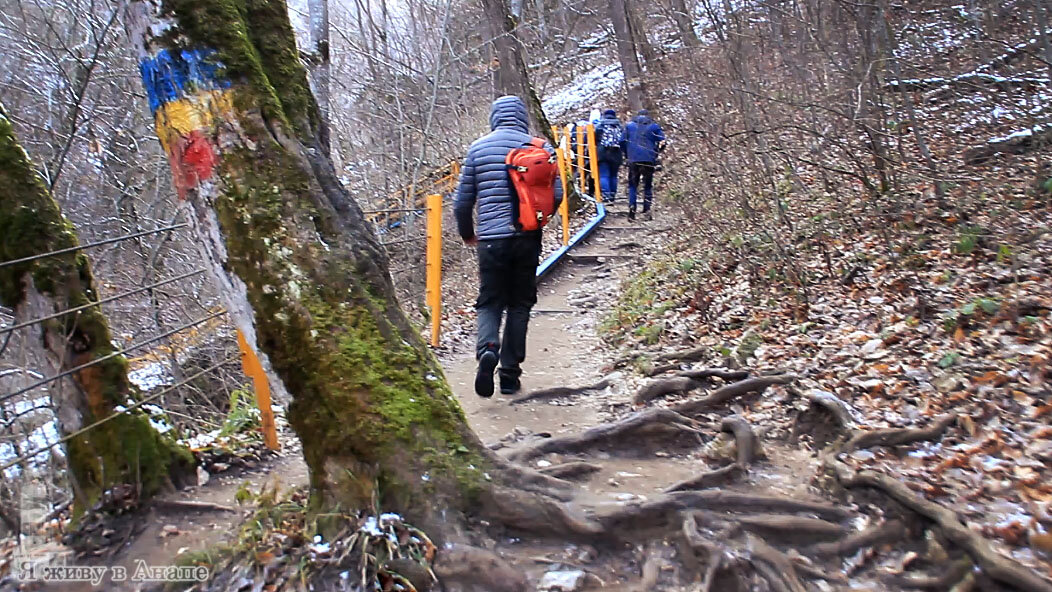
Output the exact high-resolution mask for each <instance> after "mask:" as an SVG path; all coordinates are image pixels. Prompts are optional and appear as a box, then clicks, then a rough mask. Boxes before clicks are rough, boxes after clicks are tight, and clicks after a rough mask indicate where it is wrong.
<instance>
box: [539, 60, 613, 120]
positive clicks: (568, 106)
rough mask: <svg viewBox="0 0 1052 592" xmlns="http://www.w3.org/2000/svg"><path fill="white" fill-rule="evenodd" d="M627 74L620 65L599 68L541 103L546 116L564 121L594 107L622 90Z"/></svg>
mask: <svg viewBox="0 0 1052 592" xmlns="http://www.w3.org/2000/svg"><path fill="white" fill-rule="evenodd" d="M624 80H625V74H624V72H622V71H621V66H620V64H608V65H605V66H597V67H595V68H593V69H592V70H590V71H588V72H586V73H584V74H582V75H580V76H578V77H577V78H575V79H574V81H573V82H571V83H570V84H568V85H566V86H564V87H563V88H562V89H560V90H558V91H556V92H555V93H554V94H552V95H550V96H549V97H548V98H546V99H544V100H543V101H542V102H541V106H542V108H543V109H544V114H545V115H547V116H548V118H549V119H551V120H552V121H562V119H563V118H565V116H566V115H567V114H570V113H572V112H574V111H580V110H581V109H582V108H584V107H592V106H594V105H597V104H600V103H602V100H603V99H605V98H607V97H609V96H611V95H613V94H614V93H616V92H617V91H618V90H620V88H621V85H622V84H623V83H624Z"/></svg>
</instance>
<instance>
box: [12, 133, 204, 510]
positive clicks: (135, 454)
mask: <svg viewBox="0 0 1052 592" xmlns="http://www.w3.org/2000/svg"><path fill="white" fill-rule="evenodd" d="M76 245H77V237H76V233H75V232H74V230H73V226H72V225H71V224H70V222H69V221H68V220H66V218H65V217H64V216H63V215H62V212H61V211H60V210H59V207H58V204H57V203H56V202H55V200H54V199H52V197H51V195H50V193H49V192H48V190H47V188H46V187H45V185H44V183H43V181H41V180H40V177H39V176H38V175H37V174H36V172H35V171H34V170H33V168H32V166H31V164H30V161H29V158H28V156H27V155H26V154H25V152H24V151H23V150H22V148H21V147H20V146H19V144H18V142H17V139H16V138H15V135H14V131H13V130H12V128H11V125H10V123H9V121H8V120H7V119H6V118H4V117H0V261H10V260H13V259H21V258H24V257H30V256H33V255H38V254H43V253H48V252H52V251H56V250H60V249H67V248H70V247H75V246H76ZM26 276H31V277H32V279H33V285H34V287H35V288H36V290H37V291H38V292H40V293H41V294H43V295H44V296H46V297H48V298H50V299H51V300H52V301H53V308H54V309H55V310H67V309H70V308H74V307H77V306H82V305H84V304H89V303H91V302H93V301H94V300H95V298H96V297H97V294H96V293H95V287H94V286H95V282H94V278H93V277H92V274H91V267H90V266H89V264H88V259H87V257H85V256H84V255H83V254H82V253H80V252H76V251H74V252H71V253H68V254H65V255H57V256H51V257H46V258H42V259H37V260H35V261H32V262H29V263H25V264H22V265H14V266H10V267H4V268H0V299H2V302H3V304H4V305H6V306H17V305H19V304H20V303H21V302H22V301H23V300H24V298H25V293H24V290H25V277H26ZM43 328H44V330H45V331H46V332H48V333H50V334H51V335H52V338H51V339H47V340H46V341H47V342H48V343H64V344H65V349H64V350H63V351H58V352H54V354H55V355H56V357H58V358H60V359H62V360H63V361H64V367H65V368H71V367H76V366H80V365H82V364H86V363H88V362H91V361H92V360H97V359H100V358H104V357H107V356H109V355H111V354H112V353H113V351H114V348H113V344H112V339H111V335H110V330H109V325H108V324H107V322H106V318H105V317H104V316H103V314H102V311H101V310H99V309H98V308H89V309H87V310H85V311H83V312H81V313H79V314H76V315H67V316H65V317H61V318H59V319H55V320H52V321H49V322H47V323H44V324H43ZM127 372H128V368H127V361H126V360H125V359H124V358H123V357H121V356H116V357H112V358H109V359H108V360H106V361H103V362H99V363H95V364H93V365H92V366H90V367H89V368H86V369H84V370H81V371H80V372H77V373H76V374H75V375H74V380H75V381H76V382H77V385H78V387H79V391H80V393H81V395H82V398H81V399H79V400H74V401H71V402H70V403H69V404H71V405H75V406H76V407H77V412H78V413H79V414H80V417H81V419H82V423H83V424H85V425H87V424H91V423H94V422H96V421H98V420H100V419H103V418H105V417H109V416H111V415H112V414H113V413H114V408H115V407H116V406H117V405H126V404H127V402H128V400H129V398H132V397H133V396H134V395H135V390H134V388H133V387H132V385H131V383H130V382H129V381H128V374H127ZM67 456H68V459H69V467H70V471H71V473H72V480H73V481H74V483H75V493H76V502H77V504H76V506H75V507H76V508H77V509H83V508H84V507H86V506H90V505H91V504H92V503H94V501H95V500H96V499H97V498H98V497H99V495H100V494H101V493H102V491H104V490H105V489H107V488H109V487H111V486H112V485H114V484H117V483H134V484H136V485H138V486H139V488H140V490H141V491H142V492H143V494H144V495H145V496H149V495H151V494H153V493H155V492H157V491H158V490H159V489H160V488H161V487H162V486H163V485H164V484H165V483H167V482H168V479H169V475H170V473H171V472H172V471H177V472H179V473H183V472H185V471H187V470H188V469H189V468H190V467H192V465H193V457H192V456H191V455H190V453H189V451H188V450H186V449H185V448H183V447H180V446H177V445H176V444H175V442H174V441H173V440H172V439H171V438H170V437H167V436H162V435H161V434H158V433H157V431H156V430H154V429H153V427H152V426H151V425H150V422H149V420H148V418H147V417H146V416H145V415H143V414H141V413H132V414H120V415H117V416H116V417H115V418H113V419H110V420H108V421H106V422H105V423H103V424H100V425H99V426H97V427H95V428H92V429H91V430H89V431H88V432H86V433H85V434H83V435H81V436H79V437H77V438H74V439H73V440H71V441H70V442H69V444H68V445H67Z"/></svg>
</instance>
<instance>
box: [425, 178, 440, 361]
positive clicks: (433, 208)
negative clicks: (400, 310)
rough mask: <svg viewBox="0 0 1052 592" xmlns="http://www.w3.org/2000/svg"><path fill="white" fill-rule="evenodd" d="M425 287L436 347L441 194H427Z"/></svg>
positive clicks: (438, 317) (432, 339)
mask: <svg viewBox="0 0 1052 592" xmlns="http://www.w3.org/2000/svg"><path fill="white" fill-rule="evenodd" d="M426 261H427V289H426V291H425V296H424V299H425V300H426V303H427V306H428V307H430V309H431V347H438V340H439V332H440V331H441V330H442V196H441V195H438V194H432V195H429V196H427V257H426Z"/></svg>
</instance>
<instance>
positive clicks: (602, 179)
mask: <svg viewBox="0 0 1052 592" xmlns="http://www.w3.org/2000/svg"><path fill="white" fill-rule="evenodd" d="M620 170H621V163H619V162H611V161H608V160H600V161H599V185H600V186H602V190H603V199H606V200H610V199H613V198H616V197H617V173H618V171H620Z"/></svg>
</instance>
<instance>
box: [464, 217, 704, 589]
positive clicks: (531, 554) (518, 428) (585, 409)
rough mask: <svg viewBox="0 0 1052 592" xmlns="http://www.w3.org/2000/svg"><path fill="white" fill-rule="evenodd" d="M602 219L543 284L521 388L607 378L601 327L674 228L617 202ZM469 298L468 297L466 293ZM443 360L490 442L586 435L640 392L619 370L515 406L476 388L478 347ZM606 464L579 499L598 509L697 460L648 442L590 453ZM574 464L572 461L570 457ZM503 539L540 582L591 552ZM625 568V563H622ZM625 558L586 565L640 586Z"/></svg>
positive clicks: (684, 473)
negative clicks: (629, 280) (627, 449)
mask: <svg viewBox="0 0 1052 592" xmlns="http://www.w3.org/2000/svg"><path fill="white" fill-rule="evenodd" d="M618 205H619V206H620V207H617V206H615V209H614V211H613V212H611V213H610V215H608V216H607V218H606V220H605V221H604V222H603V224H602V225H601V226H600V227H599V228H598V229H597V231H596V232H595V233H593V235H592V236H590V237H589V238H588V239H587V240H586V241H585V242H584V243H582V244H579V245H578V246H577V247H575V249H574V250H573V251H572V255H573V256H572V257H571V258H569V260H567V261H564V262H562V263H561V264H560V265H559V266H558V267H557V268H556V269H555V270H554V271H553V272H552V273H551V274H549V276H548V277H546V278H544V279H543V280H542V281H541V283H540V285H539V289H538V302H537V306H536V307H535V309H534V313H533V316H532V318H531V320H530V328H529V337H528V343H527V358H526V362H525V363H524V364H523V370H524V373H523V377H522V382H523V393H529V392H532V391H535V390H538V389H547V388H551V387H560V386H570V387H577V386H585V385H590V384H594V383H596V382H598V381H599V380H601V379H602V378H604V374H603V372H602V367H603V366H605V365H606V364H607V361H608V360H609V359H610V356H611V355H612V352H611V351H610V348H609V346H608V345H607V344H605V343H603V342H602V340H601V339H600V338H599V335H598V331H597V328H598V326H599V324H600V323H601V322H602V319H603V316H604V315H605V313H606V312H607V311H609V310H610V307H611V306H612V304H613V302H614V300H615V299H616V298H617V296H618V295H619V290H620V286H621V281H622V279H624V278H626V277H628V276H630V275H632V274H635V273H638V272H639V271H640V270H642V266H643V265H644V264H645V262H646V259H647V258H648V257H649V256H650V252H649V251H648V250H647V251H644V250H643V249H649V248H651V247H642V246H641V243H646V242H648V241H646V240H645V239H646V237H654V236H656V235H661V234H663V233H664V232H665V231H667V229H668V224H667V223H666V222H664V221H663V220H662V219H661V218H658V219H656V220H654V221H650V222H642V221H639V220H637V221H636V222H629V221H628V220H627V218H626V217H625V216H624V215H623V211H622V210H624V209H625V206H624V205H623V203H622V204H618ZM465 297H466V298H467V297H468V296H465ZM443 365H444V367H445V369H446V377H447V378H448V380H449V382H450V384H451V386H452V388H453V391H454V393H455V394H456V395H457V397H458V398H459V399H460V401H461V404H462V405H463V407H464V410H465V412H466V413H467V415H468V420H469V422H470V423H471V426H472V428H474V430H475V431H476V433H478V434H479V436H480V437H481V438H482V440H483V442H485V443H486V444H488V445H491V446H502V445H506V446H514V445H515V444H516V443H517V442H518V441H519V440H520V439H522V438H523V437H529V436H528V435H529V434H551V435H552V436H553V437H558V436H561V435H569V434H575V433H579V432H582V431H584V430H586V429H588V428H590V427H593V426H595V425H596V424H600V423H603V422H607V421H611V420H612V419H614V418H616V417H620V416H623V415H625V414H626V413H628V412H629V411H631V409H632V404H631V399H632V392H630V389H629V387H628V385H627V383H626V381H625V380H623V378H624V375H623V373H621V372H617V373H613V374H611V375H608V376H609V378H611V379H612V380H611V386H610V387H608V388H606V389H604V390H603V391H599V392H594V393H589V394H585V395H582V396H576V397H569V398H564V399H555V400H550V401H546V400H538V401H534V402H527V403H523V404H511V399H512V397H509V396H505V395H501V394H500V393H499V391H498V392H497V393H496V394H494V396H493V397H492V398H491V399H483V398H480V397H478V396H477V395H476V394H475V392H474V387H473V383H474V377H475V368H476V365H475V360H474V357H473V352H472V351H471V346H470V345H468V344H461V345H460V346H459V347H457V348H455V349H454V351H452V352H449V353H446V354H445V355H444V356H443ZM582 458H586V459H587V460H588V461H589V462H593V463H596V464H598V465H599V466H600V467H601V470H599V471H598V472H596V473H595V474H593V475H591V476H590V478H588V479H587V480H586V481H583V482H581V492H580V494H579V495H578V498H577V502H578V503H580V504H582V505H583V506H585V507H586V508H588V509H589V510H590V511H602V510H603V509H604V508H612V507H616V506H621V505H623V504H625V503H626V502H642V501H646V500H647V499H649V498H652V497H655V496H656V495H657V494H658V493H659V492H660V491H661V490H662V489H664V488H666V487H668V486H669V485H671V484H673V483H676V482H678V481H681V480H684V479H687V478H689V477H691V476H693V475H695V474H697V472H698V463H697V462H696V461H695V460H694V459H692V458H690V457H689V456H677V455H675V454H670V453H669V452H667V451H665V450H661V449H658V448H653V447H649V446H647V445H643V446H641V447H640V448H638V449H636V450H634V451H633V452H632V453H630V454H627V455H626V454H624V452H623V451H616V452H614V451H610V452H608V451H605V450H602V449H600V450H599V451H598V452H592V453H590V454H587V455H582ZM560 460H562V457H561V456H560V455H547V456H545V457H543V458H542V459H540V460H537V461H534V462H533V463H531V465H532V466H534V467H535V468H542V467H545V466H548V465H550V464H555V463H558V462H560ZM566 460H574V459H573V458H570V457H567V458H566ZM516 543H517V541H514V540H512V541H510V544H506V545H502V550H503V551H504V552H505V553H506V554H507V555H508V557H509V558H511V559H512V560H513V561H516V562H517V563H519V565H520V567H523V568H525V569H526V571H527V572H528V573H530V575H531V577H532V579H533V580H534V581H535V582H536V581H539V580H540V579H541V577H542V576H543V574H544V572H545V571H546V570H547V569H548V568H549V566H551V565H556V564H557V563H559V560H565V561H567V562H569V563H564V564H562V565H564V566H567V565H572V564H573V563H577V561H575V560H574V557H575V556H577V555H581V554H583V555H585V556H588V555H589V554H590V551H589V550H588V549H587V548H586V549H584V550H583V551H582V550H581V549H579V548H578V547H576V546H575V545H573V544H564V543H559V544H553V545H552V546H544V545H528V546H526V545H518V544H516ZM615 565H617V566H618V567H615ZM621 565H623V561H605V562H604V561H600V562H597V563H596V564H595V565H590V566H588V571H589V572H591V573H594V574H596V575H598V576H599V577H600V578H601V579H602V580H603V581H604V583H605V584H606V587H605V588H604V589H607V590H638V589H639V588H638V576H639V574H638V573H625V572H624V571H623V569H621V568H620V566H621Z"/></svg>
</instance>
